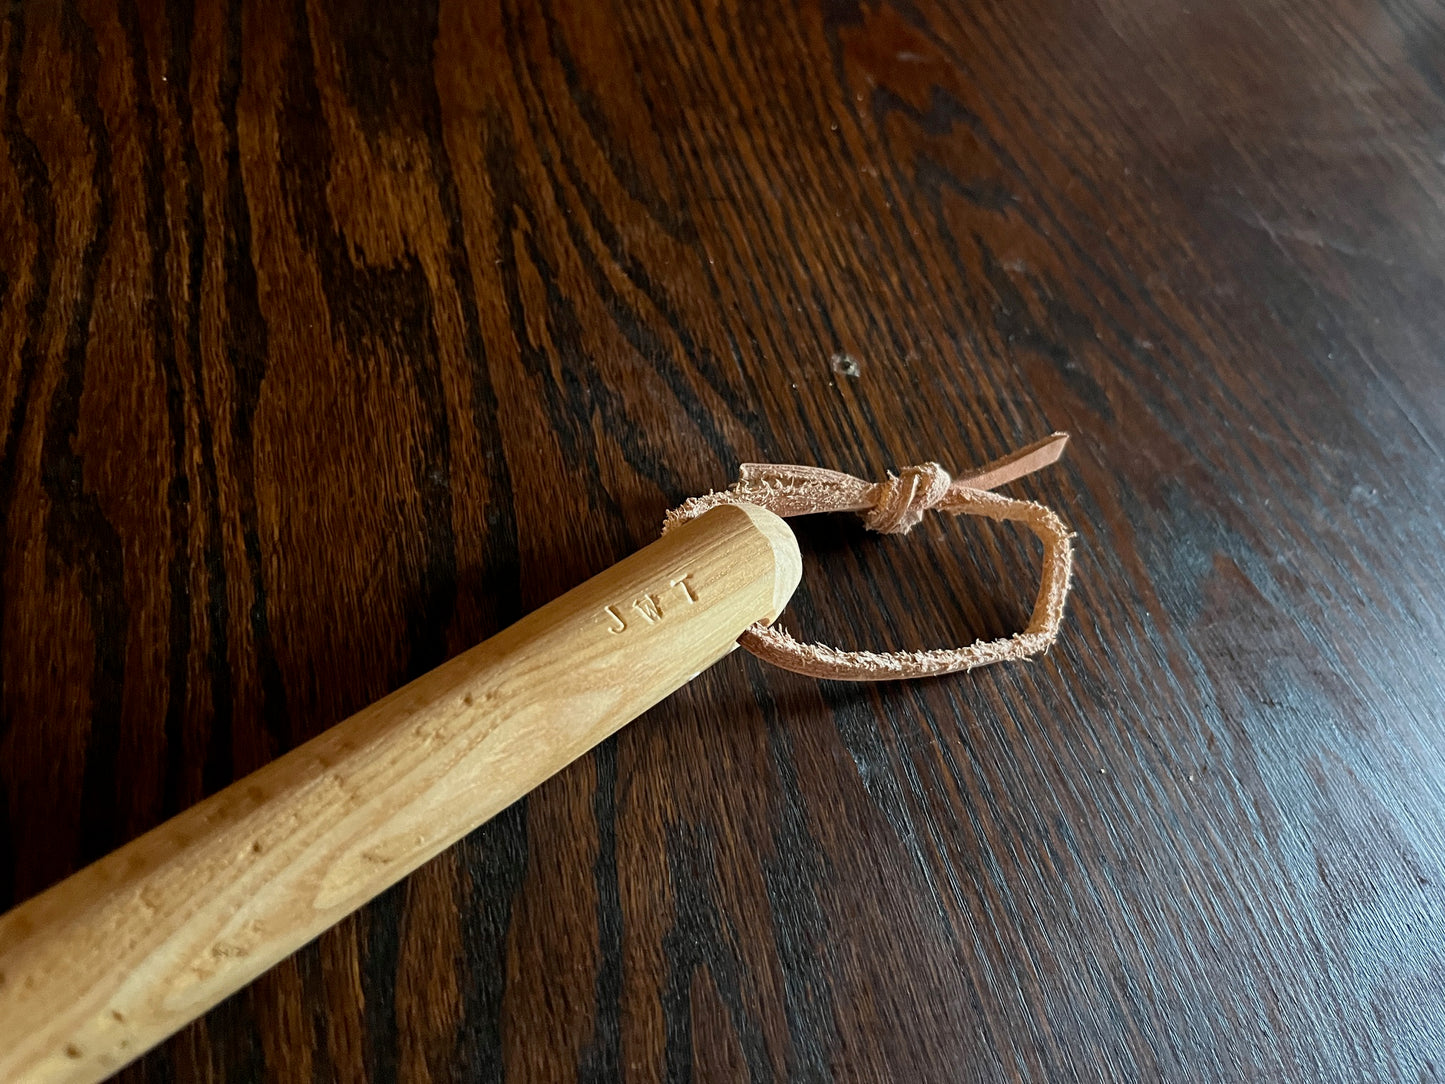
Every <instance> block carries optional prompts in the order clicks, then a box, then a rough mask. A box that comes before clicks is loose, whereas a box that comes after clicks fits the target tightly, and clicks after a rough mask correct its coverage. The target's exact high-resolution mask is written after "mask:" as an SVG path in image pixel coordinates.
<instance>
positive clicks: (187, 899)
mask: <svg viewBox="0 0 1445 1084" xmlns="http://www.w3.org/2000/svg"><path fill="white" fill-rule="evenodd" d="M800 573H801V563H800V560H799V556H798V546H797V543H796V541H795V540H794V538H793V535H792V532H791V531H790V530H789V529H788V527H787V525H786V524H784V523H783V521H782V520H780V519H778V518H777V517H776V516H774V515H773V514H772V513H771V512H766V511H763V510H762V509H760V508H754V507H750V506H723V507H720V508H717V509H715V510H713V511H711V512H708V513H707V514H706V515H703V516H701V517H699V518H698V519H696V520H694V521H693V522H692V523H688V524H685V525H683V526H681V527H678V528H676V529H674V530H673V531H671V532H669V533H668V534H667V536H666V537H664V538H662V539H660V540H659V541H657V542H654V543H653V544H652V545H650V546H648V547H647V548H646V549H643V550H641V551H639V552H638V553H636V554H634V555H633V556H631V557H629V558H627V559H626V560H624V561H622V562H620V563H618V564H616V565H614V566H612V567H611V568H609V569H607V570H606V571H605V572H603V573H601V574H600V575H598V576H596V577H594V578H593V579H591V580H588V581H587V582H586V583H584V584H582V585H581V586H579V587H576V588H574V589H573V590H571V591H569V592H567V594H565V595H563V596H562V597H561V598H559V599H557V600H555V601H554V602H551V603H549V604H548V605H546V606H543V607H542V608H541V609H540V610H537V611H536V612H535V613H533V614H530V615H529V616H527V617H525V618H523V619H522V620H521V621H519V622H517V624H515V625H513V626H512V627H511V628H509V629H507V630H505V631H504V632H501V633H499V634H498V635H496V636H494V637H492V638H491V639H490V640H487V641H486V642H485V643H482V644H480V645H478V646H477V647H474V648H472V649H471V650H470V651H467V652H465V653H464V654H462V655H459V656H457V657H456V658H454V659H452V660H451V661H450V662H448V663H446V664H445V665H444V666H441V667H439V668H438V669H436V670H433V671H432V672H431V673H429V674H426V675H425V676H423V677H421V678H418V679H417V680H416V681H413V682H412V683H411V684H410V685H407V686H406V687H404V688H402V689H399V690H397V691H396V692H394V693H392V694H391V695H390V696H388V697H386V698H385V699H384V700H380V701H378V702H377V703H375V704H373V705H372V706H371V707H369V708H367V709H365V710H364V711H362V712H360V713H358V714H356V715H353V716H352V717H351V718H349V719H347V720H345V721H344V722H342V723H339V724H338V725H336V726H335V727H333V728H332V729H331V730H328V731H327V732H326V733H324V734H322V735H320V736H319V737H317V738H315V739H313V740H312V741H309V742H307V743H306V744H305V745H302V746H300V747H299V748H297V749H295V750H293V751H292V752H290V753H288V754H287V755H285V756H283V757H281V758H280V759H278V760H276V761H273V762H272V763H271V764H268V765H267V766H266V767H264V768H262V769H261V770H260V771H258V772H255V773H253V774H252V775H249V776H247V777H246V778H244V779H242V780H240V781H239V782H237V783H234V784H232V785H231V786H229V787H227V788H226V789H225V790H223V791H221V792H220V793H219V794H216V795H214V796H212V797H211V798H208V799H207V800H205V801H204V802H201V803H200V804H199V805H197V806H195V807H193V808H191V809H189V810H187V811H186V812H184V813H182V814H180V815H179V816H177V817H175V818H173V819H172V820H169V821H167V822H166V823H165V824H162V825H161V826H160V827H158V828H156V829H154V830H153V831H151V832H149V833H147V834H146V835H143V836H141V837H140V838H139V839H136V840H135V841H133V842H131V843H129V844H127V845H126V846H124V847H122V848H121V849H120V850H118V851H116V852H115V853H113V854H111V855H109V856H108V857H106V858H103V859H101V860H100V861H99V862H96V863H95V864H94V865H91V866H88V867H87V868H85V869H83V870H81V871H80V872H79V873H77V874H75V875H74V876H72V877H70V878H69V879H68V880H65V881H62V882H61V883H60V884H58V885H56V886H55V887H53V888H51V889H49V890H48V891H46V892H44V893H42V894H41V895H39V896H36V897H35V898H34V899H32V900H30V901H28V902H26V903H24V904H22V905H20V906H19V907H17V908H15V909H14V910H13V911H11V912H9V913H8V914H6V915H4V916H3V917H0V1081H5V1082H7V1084H10V1082H17V1081H41V1080H44V1081H93V1080H97V1079H100V1078H101V1077H104V1076H105V1075H107V1074H109V1073H112V1072H114V1071H115V1070H117V1069H119V1068H120V1067H121V1066H123V1065H124V1064H125V1063H126V1062H128V1061H130V1060H131V1059H132V1058H135V1057H136V1056H138V1055H139V1054H141V1053H142V1052H144V1051H145V1050H146V1049H147V1048H149V1047H151V1046H153V1045H154V1044H155V1043H157V1042H159V1041H160V1040H162V1039H164V1038H165V1037H166V1036H168V1035H170V1034H171V1033H172V1032H174V1031H175V1030H177V1029H178V1028H180V1027H181V1026H183V1025H184V1024H186V1023H188V1022H189V1021H191V1020H193V1019H195V1018H196V1017H197V1016H199V1015H201V1014H202V1013H203V1012H205V1011H206V1010H207V1009H209V1008H210V1007H211V1006H213V1005H215V1004H216V1003H217V1002H218V1001H220V1000H221V999H222V998H224V997H226V996H227V995H229V994H231V993H234V992H235V991H236V990H239V989H240V988H241V987H242V986H244V985H245V984H246V983H248V982H250V981H251V980H252V979H254V978H255V977H256V976H257V975H259V974H261V972H263V971H265V970H266V969H267V968H269V967H271V966H272V965H273V964H275V963H276V962H277V961H279V960H281V959H282V958H283V957H285V956H286V955H288V954H289V953H291V952H294V951H295V950H296V949H298V948H300V947H301V946H302V945H303V944H305V943H306V942H307V941H309V940H311V939H312V938H313V937H315V936H316V935H317V934H319V933H321V932H322V931H323V930H325V929H326V928H327V927H329V926H331V925H333V924H334V923H336V922H337V921H338V920H340V919H341V918H343V917H344V916H345V915H347V914H348V913H350V912H351V911H353V910H355V909H356V908H357V907H360V906H361V905H362V904H363V903H365V902H366V901H367V900H369V899H371V898H372V897H373V896H375V895H377V894H378V893H379V892H381V891H382V890H384V889H385V888H387V887H388V886H390V885H392V884H394V883H395V882H396V881H398V880H399V879H401V878H402V877H403V876H404V875H406V874H407V873H409V872H411V871H412V870H414V869H416V867H417V866H419V865H421V864H422V863H423V862H425V861H426V860H427V859H429V858H431V857H432V856H434V855H436V854H437V853H438V852H440V851H441V850H443V849H444V848H445V847H447V846H449V845H450V844H452V843H454V842H455V841H456V840H458V839H460V838H461V837H462V836H463V835H465V834H466V833H467V832H470V831H471V830H472V829H474V828H476V827H477V826H478V825H480V824H481V823H482V822H484V821H485V820H487V819H488V818H489V817H491V816H493V815H494V814H496V813H497V812H499V811H500V810H502V809H503V808H504V807H506V806H507V805H509V804H511V803H512V802H513V801H515V800H516V799H517V798H519V797H521V796H522V795H523V794H525V793H527V791H529V790H531V789H532V788H533V787H535V786H536V785H537V784H538V783H541V782H542V781H543V780H544V779H546V778H547V777H548V776H550V775H552V774H553V773H554V772H556V771H558V770H559V769H561V768H562V767H563V766H564V765H566V764H568V763H569V762H570V761H572V760H573V759H575V758H576V757H578V756H580V755H581V754H582V753H584V752H586V751H587V750H588V749H590V748H592V746H594V745H596V744H597V743H598V742H600V741H601V740H602V739H603V738H605V737H607V736H608V735H609V734H611V733H613V732H614V731H616V730H617V729H618V728H619V727H621V726H623V725H624V724H625V723H627V722H629V721H631V720H632V719H634V718H636V717H637V716H638V715H639V714H641V713H642V712H643V711H645V710H646V709H647V708H649V707H651V706H652V705H653V704H655V703H657V702H658V701H659V700H661V699H662V698H663V697H665V696H667V695H668V694H669V693H671V692H672V691H673V690H675V689H677V688H678V687H679V686H681V685H682V684H683V683H685V682H686V681H688V680H689V679H690V678H692V677H694V676H696V675H697V674H698V672H699V671H701V670H704V669H706V668H707V667H708V666H710V665H711V664H712V663H714V662H716V661H717V660H718V659H720V658H721V657H722V656H723V655H725V654H727V653H728V652H729V651H731V650H732V649H733V648H734V647H735V646H736V642H737V638H738V636H739V634H740V633H741V632H742V631H743V630H744V629H746V628H747V627H748V626H749V625H751V624H753V623H754V622H757V621H771V620H772V619H773V618H775V617H776V616H777V615H778V613H779V611H780V610H781V609H782V608H783V606H784V604H785V603H786V602H787V600H788V598H789V597H790V596H791V595H792V593H793V589H794V588H795V587H796V586H797V584H798V578H799V575H800Z"/></svg>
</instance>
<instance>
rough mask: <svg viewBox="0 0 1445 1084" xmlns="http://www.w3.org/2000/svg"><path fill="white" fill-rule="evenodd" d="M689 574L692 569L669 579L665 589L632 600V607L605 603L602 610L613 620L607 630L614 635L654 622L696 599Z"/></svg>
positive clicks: (620, 603)
mask: <svg viewBox="0 0 1445 1084" xmlns="http://www.w3.org/2000/svg"><path fill="white" fill-rule="evenodd" d="M691 576H692V573H691V572H684V573H683V574H682V575H681V576H679V577H677V579H675V580H669V581H668V583H667V587H666V588H665V589H663V590H660V591H655V592H650V593H648V594H645V595H642V596H641V597H639V598H635V599H633V600H632V605H631V606H628V605H627V604H626V603H624V602H617V603H613V604H612V605H611V606H604V607H603V612H605V613H606V614H607V616H608V617H609V618H611V619H612V624H611V625H609V626H608V628H607V631H608V632H610V633H614V634H616V633H619V632H626V631H627V630H628V629H629V628H634V627H636V626H638V625H639V624H643V625H655V624H657V623H658V622H659V621H661V620H662V619H663V618H664V617H666V616H667V615H668V614H669V613H671V612H673V611H674V610H676V609H678V608H679V607H683V606H691V605H692V604H693V603H694V602H696V601H697V592H696V591H694V590H693V589H692V584H691V583H690V582H689V577H691ZM639 617H640V619H641V620H640V622H639V620H638V619H639ZM629 618H630V619H631V620H632V622H633V624H631V625H629V624H628V623H627V622H628V619H629Z"/></svg>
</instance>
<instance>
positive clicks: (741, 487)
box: [663, 433, 1073, 681]
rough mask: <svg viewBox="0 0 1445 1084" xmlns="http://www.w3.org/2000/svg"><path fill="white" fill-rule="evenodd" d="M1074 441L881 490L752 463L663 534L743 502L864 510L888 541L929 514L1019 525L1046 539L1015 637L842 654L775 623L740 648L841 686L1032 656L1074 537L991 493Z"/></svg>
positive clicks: (1059, 609) (1040, 646)
mask: <svg viewBox="0 0 1445 1084" xmlns="http://www.w3.org/2000/svg"><path fill="white" fill-rule="evenodd" d="M1068 439H1069V438H1068V434H1066V433H1054V434H1052V435H1051V436H1049V437H1046V438H1045V439H1043V440H1040V441H1036V442H1035V443H1033V444H1030V445H1029V446H1028V447H1026V448H1022V449H1020V450H1019V451H1017V452H1014V453H1013V454H1012V455H1008V456H1005V457H1004V458H1003V459H999V460H995V461H994V462H992V463H989V464H987V465H986V466H984V467H980V468H979V469H978V470H975V471H972V472H971V473H969V474H968V475H966V476H964V477H962V478H958V479H954V478H951V477H950V476H949V474H948V472H947V471H945V470H944V469H943V468H942V467H940V466H939V465H938V464H937V463H923V464H920V465H919V466H916V467H904V468H903V469H902V470H900V471H899V472H898V474H896V475H893V474H890V475H889V476H888V478H887V479H886V480H885V481H882V482H878V483H870V482H866V481H864V480H863V479H861V478H855V477H853V476H852V475H850V474H843V473H841V472H839V471H831V470H824V469H823V468H820V467H802V466H776V465H770V464H761V463H746V464H744V465H743V467H742V470H741V472H740V475H739V479H738V481H737V483H736V484H734V485H733V486H731V487H730V488H728V489H727V490H724V491H722V492H718V493H709V494H707V495H705V496H702V497H693V498H692V499H690V500H688V501H685V502H683V503H682V504H681V505H679V506H678V507H677V508H675V509H673V510H672V511H671V512H669V513H668V514H667V521H666V522H665V523H664V525H663V531H664V533H665V532H666V531H667V530H668V529H669V528H671V527H673V526H675V525H677V524H679V523H683V522H686V521H687V520H689V519H692V518H694V517H696V516H699V515H701V514H702V513H703V512H705V511H707V510H708V509H709V508H714V507H716V506H717V505H719V504H736V503H744V502H745V503H748V504H756V505H760V506H761V507H763V508H766V509H768V510H769V511H771V512H774V513H775V514H777V515H779V516H782V517H784V518H787V517H790V516H802V515H811V514H813V513H818V512H859V513H861V514H862V515H863V521H864V523H865V524H866V525H867V527H868V528H869V529H870V530H874V531H881V532H884V533H888V534H907V533H908V532H909V531H910V530H912V529H913V528H914V527H915V526H917V525H918V523H919V522H920V520H921V519H922V518H923V514H924V513H925V512H927V511H930V510H937V511H941V512H950V513H952V514H954V515H973V516H986V517H988V518H989V519H993V520H1000V521H1002V520H1007V521H1011V522H1015V523H1021V524H1023V525H1024V526H1026V527H1028V528H1029V529H1030V530H1031V531H1033V532H1034V534H1036V535H1037V536H1038V537H1039V539H1040V540H1041V541H1042V542H1043V544H1044V560H1043V573H1042V575H1041V577H1040V580H1039V591H1038V595H1037V597H1036V598H1035V601H1034V608H1033V612H1032V614H1031V615H1030V617H1029V622H1028V625H1027V627H1026V628H1025V629H1024V630H1023V631H1022V632H1018V633H1015V634H1014V635H1013V636H1007V637H1004V638H1002V639H998V640H976V641H974V642H973V643H971V644H967V645H965V646H963V647H955V648H938V649H934V650H929V651H884V652H878V651H841V650H839V649H838V648H835V647H830V646H828V645H827V644H818V643H803V642H800V641H798V640H796V639H794V638H793V637H792V636H791V635H789V634H788V633H787V632H785V631H783V630H782V629H780V628H778V627H777V626H776V625H761V624H760V625H754V626H753V627H752V628H750V629H749V630H748V631H747V632H745V633H743V635H742V636H741V637H740V638H739V639H738V643H739V644H741V645H742V646H743V647H744V648H746V649H747V650H748V651H750V652H752V653H753V654H754V655H756V656H757V657H758V658H760V659H762V660H764V661H765V662H770V663H772V664H773V665H774V666H780V667H782V668H783V669H785V670H792V671H794V672H795V673H799V674H807V675H809V676H811V677H818V678H830V679H832V680H835V681H889V680H897V679H901V678H915V677H927V676H931V675H935V674H949V673H954V672H956V671H959V670H972V669H974V668H975V667H978V666H987V665H988V664H990V663H995V662H1004V661H1007V660H1010V659H1026V658H1030V657H1032V656H1034V655H1037V654H1039V653H1041V652H1043V651H1046V650H1047V649H1048V648H1049V647H1050V646H1051V645H1052V644H1053V642H1054V640H1055V639H1056V638H1057V637H1058V633H1059V625H1060V623H1061V622H1062V620H1063V615H1064V600H1065V599H1066V598H1067V596H1068V593H1069V579H1070V576H1071V574H1072V570H1073V548H1072V538H1073V536H1072V535H1071V534H1070V533H1069V529H1068V528H1067V527H1065V526H1064V524H1063V522H1062V521H1061V520H1060V519H1059V517H1058V516H1057V515H1055V514H1054V512H1053V511H1052V510H1050V509H1048V508H1046V507H1044V506H1043V505H1041V504H1035V503H1034V502H1033V501H1024V500H1016V499H1014V498H1011V497H1005V496H1003V495H1001V494H998V493H994V492H992V490H993V489H994V487H996V486H1000V485H1004V484H1005V483H1007V482H1011V481H1014V480H1015V479H1017V478H1021V477H1023V476H1024V475H1027V474H1031V473H1033V472H1034V471H1036V470H1038V469H1039V468H1041V467H1045V466H1048V465H1049V464H1050V463H1054V462H1056V461H1057V460H1058V458H1059V456H1060V455H1062V454H1063V451H1064V445H1065V444H1066V443H1067V441H1068Z"/></svg>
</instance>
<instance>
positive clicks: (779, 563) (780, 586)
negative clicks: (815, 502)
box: [719, 503, 803, 625]
mask: <svg viewBox="0 0 1445 1084" xmlns="http://www.w3.org/2000/svg"><path fill="white" fill-rule="evenodd" d="M723 507H731V508H736V509H738V510H739V511H741V512H744V513H745V514H746V515H747V517H748V519H750V520H751V521H752V524H753V527H755V528H756V529H757V531H758V533H759V534H761V535H762V536H763V537H764V538H766V539H767V541H768V545H769V546H771V547H772V550H773V607H772V610H771V612H770V613H769V614H768V616H767V617H766V618H765V619H764V620H765V621H766V622H767V623H768V624H769V625H771V624H772V623H773V622H774V621H776V620H777V619H778V615H779V614H780V613H782V612H783V607H784V606H786V605H787V604H788V600H789V599H790V598H792V597H793V592H794V591H796V590H797V589H798V582H799V581H800V580H801V579H802V578H803V554H802V552H801V551H800V550H799V549H798V539H797V537H796V536H795V535H794V534H793V529H792V528H791V527H789V526H788V525H787V523H786V522H784V520H783V519H782V517H780V516H778V515H775V514H774V513H772V512H769V511H768V510H767V509H766V508H760V507H758V506H757V505H755V504H744V503H738V504H734V505H724V506H723ZM719 510H720V509H719Z"/></svg>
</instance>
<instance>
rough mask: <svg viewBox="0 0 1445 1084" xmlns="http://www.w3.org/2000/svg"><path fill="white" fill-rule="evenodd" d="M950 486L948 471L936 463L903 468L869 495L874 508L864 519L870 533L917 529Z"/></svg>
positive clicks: (902, 532)
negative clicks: (924, 515)
mask: <svg viewBox="0 0 1445 1084" xmlns="http://www.w3.org/2000/svg"><path fill="white" fill-rule="evenodd" d="M952 484H953V479H952V478H951V477H949V474H948V471H946V470H944V469H943V468H942V467H940V466H939V465H938V464H937V463H923V464H920V465H919V466H916V467H904V468H902V469H901V470H900V471H899V472H898V473H897V474H891V473H890V474H889V475H888V480H887V481H886V482H879V483H878V484H877V485H876V486H874V487H873V492H872V493H871V494H870V495H869V496H870V497H871V499H872V500H873V502H874V503H873V507H872V508H871V509H869V510H868V514H867V515H866V516H864V523H866V524H867V525H868V529H869V530H870V531H881V532H882V533H884V534H907V533H908V532H909V531H911V530H913V528H914V527H916V526H918V523H919V521H920V520H922V519H923V513H924V512H927V511H928V510H929V509H931V508H936V507H938V503H939V501H941V500H943V498H944V495H945V494H946V493H947V492H948V487H949V486H951V485H952Z"/></svg>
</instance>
